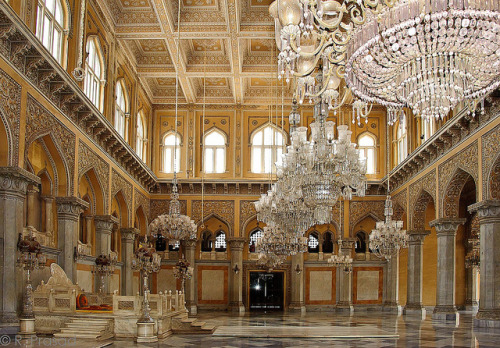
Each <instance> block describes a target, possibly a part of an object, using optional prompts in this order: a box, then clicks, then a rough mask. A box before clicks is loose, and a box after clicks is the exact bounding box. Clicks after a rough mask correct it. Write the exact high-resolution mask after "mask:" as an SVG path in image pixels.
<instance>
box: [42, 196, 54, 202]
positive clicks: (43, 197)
mask: <svg viewBox="0 0 500 348" xmlns="http://www.w3.org/2000/svg"><path fill="white" fill-rule="evenodd" d="M41 198H42V199H43V200H44V202H46V203H52V202H54V199H55V198H54V197H53V196H48V195H42V196H41Z"/></svg>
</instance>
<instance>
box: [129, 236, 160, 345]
mask: <svg viewBox="0 0 500 348" xmlns="http://www.w3.org/2000/svg"><path fill="white" fill-rule="evenodd" d="M160 266H161V256H160V255H159V254H158V253H157V252H156V250H155V248H153V247H149V246H148V245H147V243H144V244H141V245H140V246H139V249H137V251H136V252H135V254H134V258H133V259H132V269H133V270H135V271H140V272H141V276H142V279H143V281H144V283H143V290H144V298H143V303H142V316H141V318H139V320H138V321H137V337H136V339H135V340H136V341H137V342H157V341H158V337H157V336H156V335H155V334H154V320H153V318H151V308H150V307H149V287H148V278H149V274H151V273H155V272H158V271H159V270H160Z"/></svg>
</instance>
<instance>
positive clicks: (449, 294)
mask: <svg viewBox="0 0 500 348" xmlns="http://www.w3.org/2000/svg"><path fill="white" fill-rule="evenodd" d="M465 221H466V219H461V218H441V219H437V220H433V221H431V222H430V223H429V226H431V227H434V228H435V229H436V234H437V258H438V260H437V283H436V306H435V307H434V312H433V314H432V318H433V319H438V320H449V321H455V323H456V324H458V320H459V314H458V312H457V308H456V307H455V254H456V251H455V240H456V235H457V229H458V226H460V225H462V224H464V223H465Z"/></svg>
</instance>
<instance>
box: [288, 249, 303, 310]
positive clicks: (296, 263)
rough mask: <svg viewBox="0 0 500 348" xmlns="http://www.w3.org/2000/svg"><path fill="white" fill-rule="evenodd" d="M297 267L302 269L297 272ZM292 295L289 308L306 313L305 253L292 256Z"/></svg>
mask: <svg viewBox="0 0 500 348" xmlns="http://www.w3.org/2000/svg"><path fill="white" fill-rule="evenodd" d="M297 269H299V270H300V272H299V273H297ZM291 281H292V296H291V299H290V306H289V308H290V309H291V310H294V311H301V312H302V313H305V311H306V306H305V305H304V253H298V254H295V255H293V256H292V279H291Z"/></svg>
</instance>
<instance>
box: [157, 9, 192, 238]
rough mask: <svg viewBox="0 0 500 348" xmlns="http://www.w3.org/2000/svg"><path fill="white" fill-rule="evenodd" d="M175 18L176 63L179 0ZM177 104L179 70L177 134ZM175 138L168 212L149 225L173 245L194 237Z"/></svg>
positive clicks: (177, 76)
mask: <svg viewBox="0 0 500 348" xmlns="http://www.w3.org/2000/svg"><path fill="white" fill-rule="evenodd" d="M178 6H179V8H178V14H177V15H178V18H177V65H178V66H179V60H180V48H179V46H180V39H181V37H180V18H181V17H180V8H181V4H180V0H179V4H178ZM178 106H179V71H178V69H177V70H176V72H175V125H174V131H175V135H176V136H177V122H178ZM177 145H178V144H177V138H176V140H175V141H174V177H173V179H172V193H171V195H170V198H171V200H170V206H169V212H168V214H163V215H160V216H158V217H157V218H156V219H154V220H153V221H152V222H151V224H150V225H149V230H150V233H151V234H152V235H153V237H158V236H164V237H165V238H167V239H168V241H169V244H170V245H175V244H176V243H177V242H179V241H181V240H188V239H196V231H197V226H196V223H195V222H194V221H193V220H192V219H191V218H190V217H188V216H186V215H182V214H181V204H180V202H179V192H178V188H177Z"/></svg>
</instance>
